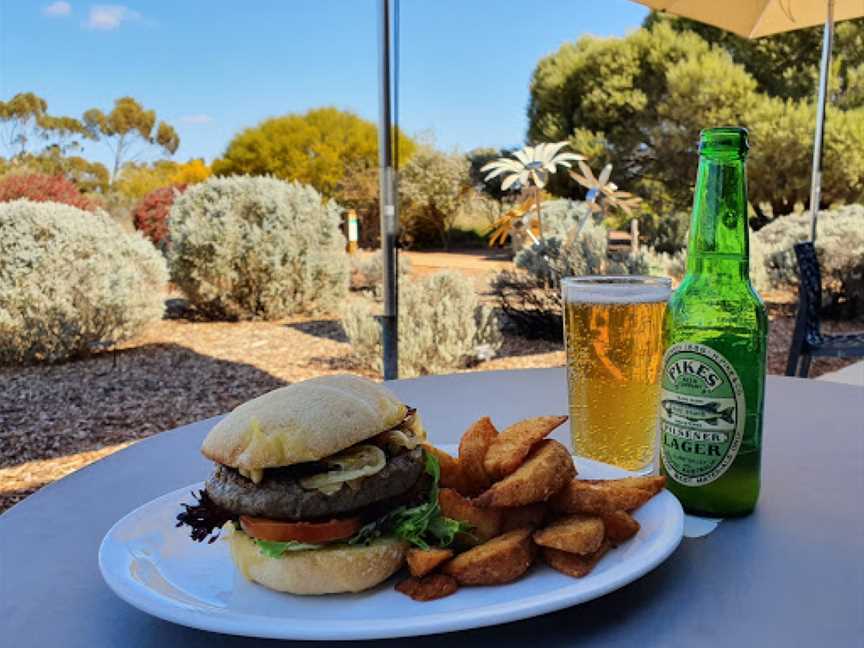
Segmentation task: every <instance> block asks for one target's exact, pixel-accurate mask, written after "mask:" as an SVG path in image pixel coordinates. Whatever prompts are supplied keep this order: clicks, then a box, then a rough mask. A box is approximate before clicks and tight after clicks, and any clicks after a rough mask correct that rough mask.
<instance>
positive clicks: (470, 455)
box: [459, 416, 498, 495]
mask: <svg viewBox="0 0 864 648" xmlns="http://www.w3.org/2000/svg"><path fill="white" fill-rule="evenodd" d="M496 436H498V430H496V429H495V426H494V425H492V421H491V420H490V419H489V417H488V416H484V417H483V418H481V419H478V420H477V421H475V422H474V423H473V424H472V425H471V427H469V428H468V429H467V430H466V431H465V434H463V435H462V440H461V441H459V467H460V469H461V470H462V478H463V479H464V488H465V495H476V494H477V493H482V492H483V491H484V490H486V489H487V488H489V484H491V483H492V480H491V479H489V476H488V475H487V474H486V469H485V468H484V467H483V460H484V459H485V458H486V451H487V450H488V449H489V445H490V444H491V443H492V441H493V440H494V439H495V437H496Z"/></svg>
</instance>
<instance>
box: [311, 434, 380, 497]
mask: <svg viewBox="0 0 864 648" xmlns="http://www.w3.org/2000/svg"><path fill="white" fill-rule="evenodd" d="M324 462H325V463H326V464H327V465H328V466H332V467H333V468H335V470H330V471H328V472H326V473H320V474H318V475H312V476H310V477H304V478H303V479H301V480H300V485H301V486H302V487H303V488H309V489H317V490H320V491H321V492H322V493H324V494H325V495H332V494H333V493H335V492H336V491H338V490H339V489H340V488H341V487H342V484H343V483H344V482H347V481H351V480H353V479H358V478H360V477H368V476H369V475H374V474H375V473H377V472H380V471H381V470H383V468H384V466H385V465H386V464H387V455H385V454H384V451H383V450H382V449H381V448H379V447H378V446H374V445H367V444H363V445H358V446H354V447H353V448H349V449H348V450H345V451H344V452H340V453H339V454H336V455H333V456H332V457H329V458H327V459H325V460H324Z"/></svg>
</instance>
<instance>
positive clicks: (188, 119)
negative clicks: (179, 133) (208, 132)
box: [180, 113, 213, 125]
mask: <svg viewBox="0 0 864 648" xmlns="http://www.w3.org/2000/svg"><path fill="white" fill-rule="evenodd" d="M180 121H181V122H182V123H184V124H193V125H198V124H209V123H210V122H212V121H213V118H212V117H211V116H210V115H205V114H203V113H201V114H198V115H184V116H183V117H181V118H180Z"/></svg>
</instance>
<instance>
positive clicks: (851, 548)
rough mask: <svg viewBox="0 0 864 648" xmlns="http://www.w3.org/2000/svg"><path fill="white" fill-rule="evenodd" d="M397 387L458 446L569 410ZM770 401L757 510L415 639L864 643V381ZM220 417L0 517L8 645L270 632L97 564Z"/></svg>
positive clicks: (553, 387)
mask: <svg viewBox="0 0 864 648" xmlns="http://www.w3.org/2000/svg"><path fill="white" fill-rule="evenodd" d="M391 386H392V387H393V389H394V390H395V391H396V392H398V393H399V394H400V395H401V396H402V397H403V398H404V399H405V401H406V402H408V403H410V404H412V405H415V406H417V407H418V408H419V409H420V411H421V412H423V413H424V420H425V421H426V423H427V427H428V428H429V429H430V434H431V437H432V439H433V440H434V441H436V442H438V443H451V442H454V441H456V440H457V439H458V437H459V435H460V434H461V432H462V431H463V430H464V428H465V427H466V426H467V424H468V423H470V422H471V421H472V420H474V419H475V418H477V417H478V416H481V415H484V414H491V415H492V417H493V420H494V421H495V422H496V424H500V425H506V424H508V423H510V422H512V421H514V420H516V419H518V418H522V417H525V416H531V415H536V414H548V413H553V412H564V411H565V410H566V393H565V386H564V377H563V373H562V370H560V369H548V370H532V371H514V372H494V373H493V372H490V373H475V374H460V375H453V376H442V377H429V378H421V379H417V380H410V381H400V382H396V383H391ZM766 408H767V409H766V427H765V450H764V463H763V471H762V475H763V490H762V498H761V500H760V503H759V506H758V509H757V511H756V513H755V514H753V515H752V516H750V517H747V518H743V519H737V520H727V521H725V522H723V523H722V524H721V525H720V526H719V527H718V528H717V529H716V530H715V531H714V532H713V533H711V534H710V535H707V536H705V537H702V538H695V539H688V538H685V539H684V541H683V542H682V544H681V546H680V547H679V548H678V550H677V551H676V552H675V553H674V554H673V555H672V556H671V558H670V559H669V560H668V561H666V562H665V563H664V564H662V565H661V566H660V567H658V568H657V569H656V570H654V571H653V572H651V573H650V574H648V575H646V576H645V577H643V578H642V579H640V580H638V581H636V582H635V583H632V584H631V585H629V586H627V587H624V588H623V589H621V590H618V591H616V592H613V593H611V594H608V595H606V596H604V597H602V598H601V599H598V600H595V601H592V602H590V603H587V604H583V605H580V606H576V607H573V608H569V609H566V610H562V611H560V612H555V613H552V614H548V615H545V616H542V617H536V618H533V619H528V620H525V621H520V622H516V623H510V624H506V625H502V626H497V627H492V628H485V629H478V630H471V631H467V632H460V633H453V634H450V635H446V636H444V637H442V636H433V637H422V638H416V639H411V640H410V641H411V643H412V645H413V646H418V647H423V646H430V647H431V646H435V647H436V648H437V647H438V646H440V645H441V642H442V641H446V642H448V643H449V644H451V645H452V644H457V645H462V644H472V645H493V644H494V645H495V646H511V645H513V646H515V645H523V644H526V643H529V642H537V641H540V642H542V645H543V646H559V645H560V646H564V645H567V646H572V645H591V646H595V645H596V646H600V645H602V646H643V645H662V646H688V647H689V646H702V645H704V646H753V645H763V646H767V645H784V646H798V645H801V646H805V645H808V646H809V645H830V646H862V645H864V559H862V549H864V505H862V495H864V389H861V388H860V387H853V386H847V385H839V384H833V383H826V382H821V381H820V382H816V381H805V380H798V379H794V378H778V377H771V378H769V379H768V394H767V401H766ZM214 421H215V419H209V420H207V421H200V422H198V423H195V424H192V425H187V426H185V427H182V428H178V429H176V430H171V431H169V432H165V433H163V434H159V435H157V436H155V437H152V438H150V439H147V440H145V441H141V442H140V443H137V444H135V445H133V446H131V447H129V448H127V449H126V450H123V451H121V452H118V453H116V454H114V455H112V456H110V457H108V458H106V459H104V460H102V461H99V462H97V463H95V464H93V465H91V466H88V467H86V468H84V469H83V470H81V471H78V472H76V473H74V474H72V475H70V476H69V477H66V478H65V479H63V480H60V481H59V482H56V483H54V484H52V485H50V486H47V487H46V488H44V489H42V490H41V491H39V492H38V493H36V494H35V495H33V496H32V497H30V498H28V499H27V500H25V501H24V502H22V503H20V504H19V505H17V506H15V507H13V508H12V509H10V510H9V511H7V512H6V513H5V514H3V515H2V516H0V637H2V640H0V642H2V644H3V645H4V646H10V647H12V646H14V647H15V648H24V647H28V646H57V647H58V648H59V647H63V648H65V647H67V646H68V647H70V648H71V647H77V646H87V647H88V648H90V647H94V646H124V647H125V646H129V647H133V646H135V647H139V646H140V647H144V646H160V647H165V646H190V647H195V646H202V647H206V648H215V647H216V646H232V647H233V646H251V645H262V644H265V643H268V644H269V643H270V642H264V641H261V640H251V639H244V638H240V637H229V636H224V635H217V634H211V633H207V632H203V631H199V630H192V629H189V628H185V627H181V626H176V625H173V624H171V623H168V622H165V621H161V620H159V619H156V618H152V617H150V616H148V615H147V614H144V613H143V612H139V611H138V610H136V609H134V608H132V607H130V606H128V605H127V604H126V603H124V602H123V601H121V600H120V599H118V598H117V597H115V596H114V594H112V592H111V591H110V590H109V589H108V587H107V586H106V585H105V584H104V583H103V581H102V579H101V577H100V574H99V570H98V567H97V564H96V553H97V549H98V547H99V543H100V541H101V539H102V536H103V535H104V534H105V532H106V531H107V530H108V529H109V528H110V527H111V525H112V524H113V523H114V522H115V521H117V520H118V519H119V518H120V517H122V516H123V515H125V514H126V513H127V512H129V511H130V510H132V509H133V508H135V507H137V506H139V505H141V504H143V503H145V502H147V501H149V500H151V499H153V498H155V497H157V496H159V495H161V494H163V493H165V492H168V491H171V490H173V489H175V488H179V487H181V486H183V485H186V484H190V483H193V482H196V481H198V480H201V479H203V478H204V477H205V476H206V474H207V473H208V471H209V469H210V466H209V465H208V462H206V461H205V460H204V459H203V458H202V457H200V455H199V454H198V446H199V444H200V442H201V439H202V438H203V436H204V435H205V434H206V432H207V430H208V429H209V427H210V426H211V425H212V424H213V422H214ZM397 641H398V640H397ZM402 641H403V642H404V641H406V640H402ZM273 643H275V642H273ZM369 643H370V645H372V644H373V643H374V645H379V644H381V643H389V642H369ZM392 643H393V645H396V642H395V641H394V642H392ZM309 645H313V644H312V643H310V644H309ZM314 645H320V644H314Z"/></svg>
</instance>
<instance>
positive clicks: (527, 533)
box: [441, 529, 535, 585]
mask: <svg viewBox="0 0 864 648" xmlns="http://www.w3.org/2000/svg"><path fill="white" fill-rule="evenodd" d="M534 553H535V548H534V543H533V542H531V529H514V530H513V531H508V532H507V533H504V534H502V535H500V536H498V537H497V538H492V540H490V541H489V542H484V543H483V544H481V545H477V546H476V547H474V548H472V549H469V550H468V551H466V552H465V553H461V554H459V555H458V556H456V557H455V558H454V559H453V560H451V561H450V562H448V563H445V564H444V566H443V567H442V568H441V571H443V572H444V573H445V574H449V575H450V576H453V578H455V579H456V580H457V581H458V582H459V584H460V585H501V584H502V583H509V582H510V581H514V580H516V579H517V578H519V577H520V576H521V575H522V574H524V573H525V572H526V571H528V568H529V567H530V566H531V563H532V562H533V561H534Z"/></svg>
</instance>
